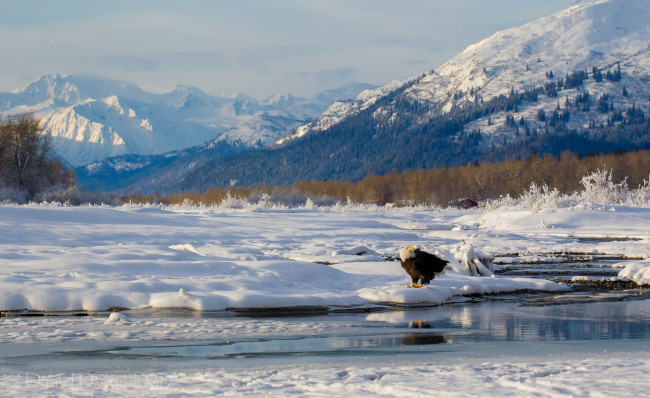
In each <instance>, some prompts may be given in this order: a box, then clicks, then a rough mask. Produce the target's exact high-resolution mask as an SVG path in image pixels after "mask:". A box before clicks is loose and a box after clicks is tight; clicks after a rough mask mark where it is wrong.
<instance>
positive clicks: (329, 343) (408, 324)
mask: <svg viewBox="0 0 650 398" xmlns="http://www.w3.org/2000/svg"><path fill="white" fill-rule="evenodd" d="M648 304H649V301H648V300H629V301H608V302H593V303H570V304H561V305H544V306H522V305H519V304H517V303H494V302H484V303H479V304H465V305H448V306H440V307H433V308H428V309H419V310H412V311H389V312H384V313H375V314H370V315H365V318H366V320H365V322H359V318H360V317H361V316H360V315H348V316H346V317H345V318H342V319H339V320H335V321H334V322H349V321H353V322H355V323H356V324H357V328H356V330H355V331H354V332H353V335H344V336H326V335H324V336H319V337H305V336H299V335H298V336H294V337H285V338H283V339H257V340H251V341H234V342H213V343H212V344H209V343H206V342H202V343H201V344H199V345H191V346H175V347H135V348H129V349H125V350H119V351H114V352H113V353H115V354H120V355H133V356H140V355H154V356H156V355H170V356H175V357H189V358H192V357H194V358H215V359H219V358H224V359H225V358H244V357H266V356H277V355H280V356H282V355H284V356H298V355H308V356H318V355H321V356H322V355H346V354H353V353H372V352H378V351H381V350H384V351H385V350H389V351H390V350H393V351H394V352H395V353H396V354H398V353H400V352H404V351H403V350H410V348H408V347H415V346H430V348H428V350H437V349H436V348H435V347H434V346H437V345H441V347H440V349H444V348H443V347H442V346H447V347H450V348H451V347H452V346H455V347H456V349H460V350H470V349H471V343H485V342H515V341H520V342H534V341H547V342H562V341H589V340H618V339H641V338H650V305H648ZM310 321H312V322H319V321H323V322H331V321H332V317H322V318H311V319H310ZM378 326H380V327H378ZM448 349H449V348H448ZM448 349H447V350H448Z"/></svg>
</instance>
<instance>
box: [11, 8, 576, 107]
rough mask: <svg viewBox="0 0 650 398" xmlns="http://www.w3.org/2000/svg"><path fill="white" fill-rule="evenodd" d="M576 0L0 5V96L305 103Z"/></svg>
mask: <svg viewBox="0 0 650 398" xmlns="http://www.w3.org/2000/svg"><path fill="white" fill-rule="evenodd" d="M574 2H575V1H574V0H490V1H487V0H454V1H449V0H400V1H395V0H273V1H271V0H238V1H235V0H232V1H219V0H210V1H208V0H192V1H166V0H137V1H133V0H113V1H104V0H93V1H88V0H84V1H81V0H74V1H73V0H56V1H53V0H30V1H6V0H0V35H1V37H3V40H1V41H0V54H2V56H0V91H11V90H14V89H18V88H22V87H24V86H25V85H27V84H28V83H30V82H32V81H34V80H36V79H38V77H39V76H41V75H43V74H46V73H55V72H56V73H60V74H62V75H67V74H78V73H83V74H92V75H97V76H103V77H107V78H112V79H118V80H125V81H128V82H131V83H135V84H137V85H139V86H140V87H142V88H144V89H146V90H149V91H153V92H166V91H170V90H172V89H173V88H174V87H175V86H176V85H177V84H184V85H191V86H196V87H199V88H201V89H203V90H204V91H206V92H208V93H221V92H241V93H246V94H249V95H252V96H253V97H256V98H259V99H262V98H265V97H267V96H269V95H271V94H275V93H292V94H295V95H301V96H311V95H314V94H316V93H317V92H319V91H322V90H324V89H327V88H333V87H338V86H340V85H342V84H345V83H348V82H364V83H373V84H378V85H383V84H386V83H388V82H390V81H391V80H394V79H403V78H406V77H409V76H413V75H417V74H420V73H422V72H427V71H429V70H431V69H433V68H435V67H436V66H438V65H439V64H440V63H442V62H444V61H445V60H447V59H449V58H450V57H452V56H453V55H454V54H456V53H458V52H459V51H461V50H462V49H463V48H465V47H466V46H467V45H469V44H472V43H474V42H476V41H479V40H481V39H483V38H485V37H487V36H489V35H491V34H492V33H494V32H496V31H499V30H503V29H506V28H509V27H514V26H519V25H521V24H523V23H526V22H529V21H532V20H535V19H537V18H540V17H543V16H546V15H550V14H552V13H554V12H556V11H559V10H561V9H563V8H566V7H568V6H569V5H571V4H573V3H574Z"/></svg>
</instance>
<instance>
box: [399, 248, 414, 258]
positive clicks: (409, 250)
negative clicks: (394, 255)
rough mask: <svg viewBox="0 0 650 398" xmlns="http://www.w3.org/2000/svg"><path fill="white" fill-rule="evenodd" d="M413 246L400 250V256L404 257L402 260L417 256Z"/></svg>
mask: <svg viewBox="0 0 650 398" xmlns="http://www.w3.org/2000/svg"><path fill="white" fill-rule="evenodd" d="M413 250H414V249H413V246H406V247H405V248H403V249H402V250H400V251H399V258H401V259H402V261H406V260H408V259H409V258H413V257H415V253H413Z"/></svg>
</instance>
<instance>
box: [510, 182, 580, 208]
mask: <svg viewBox="0 0 650 398" xmlns="http://www.w3.org/2000/svg"><path fill="white" fill-rule="evenodd" d="M519 200H520V202H521V206H523V207H526V208H530V209H532V210H533V211H539V210H541V209H545V208H557V207H565V206H566V205H567V204H568V203H569V202H570V201H571V199H570V198H569V197H567V195H562V194H561V193H560V191H558V190H557V188H550V187H549V186H548V185H546V184H543V185H542V186H541V187H540V186H538V185H537V184H535V183H534V182H533V183H531V184H530V188H528V191H526V192H524V193H523V194H522V195H521V197H520V198H519Z"/></svg>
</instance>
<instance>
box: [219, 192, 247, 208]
mask: <svg viewBox="0 0 650 398" xmlns="http://www.w3.org/2000/svg"><path fill="white" fill-rule="evenodd" d="M246 206H248V201H247V200H245V199H241V198H237V197H233V196H232V195H231V194H230V191H228V192H226V197H225V198H223V200H222V201H221V203H219V204H218V205H217V207H223V208H227V209H243V208H245V207H246Z"/></svg>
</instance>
